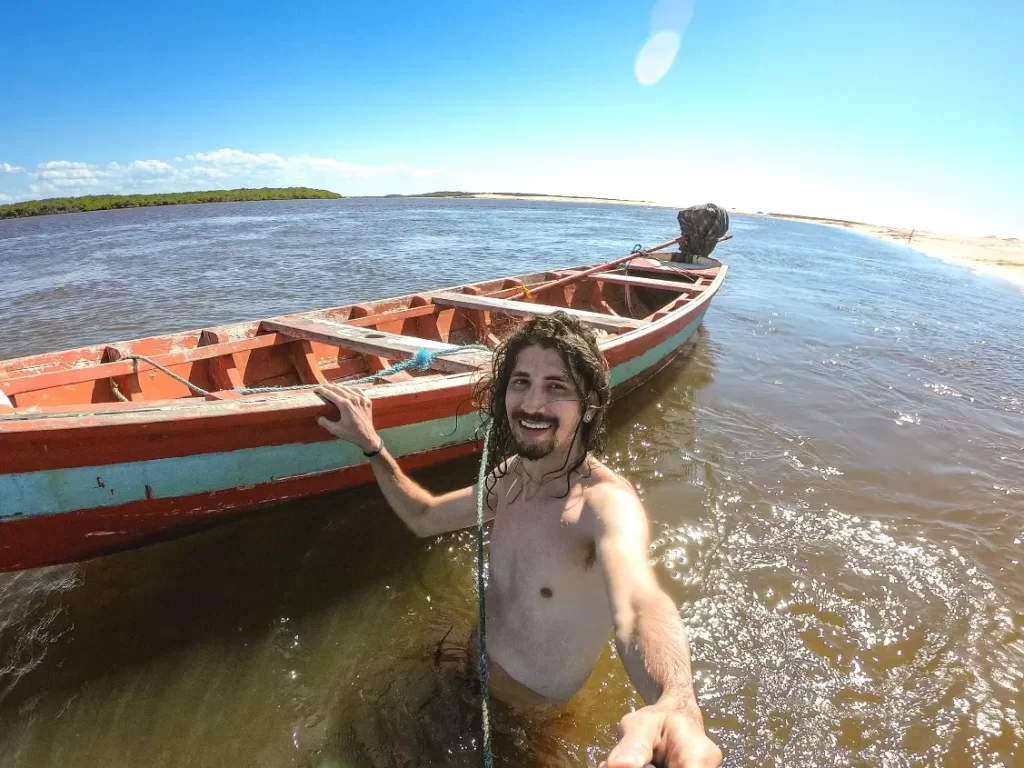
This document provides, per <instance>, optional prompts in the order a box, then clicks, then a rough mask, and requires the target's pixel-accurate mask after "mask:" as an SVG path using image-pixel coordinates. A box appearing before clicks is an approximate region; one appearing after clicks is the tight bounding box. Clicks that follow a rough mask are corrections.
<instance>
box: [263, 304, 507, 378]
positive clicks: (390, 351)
mask: <svg viewBox="0 0 1024 768" xmlns="http://www.w3.org/2000/svg"><path fill="white" fill-rule="evenodd" d="M263 327H264V328H266V329H267V330H269V331H275V332H277V333H283V334H287V335H288V336H292V337H294V338H297V339H307V340H309V341H318V342H320V343H321V344H334V345H336V346H339V347H344V348H345V349H351V350H354V351H356V352H360V353H362V354H365V355H379V356H380V357H384V358H387V359H398V360H408V359H409V358H411V357H412V356H413V355H415V354H416V353H417V352H418V351H419V350H421V349H425V350H427V351H428V352H431V353H432V354H433V355H434V359H433V362H432V364H431V368H435V369H437V370H439V371H443V372H445V373H466V372H469V371H477V370H479V369H480V367H481V366H483V365H487V364H489V363H490V354H488V353H485V352H483V351H482V350H480V351H472V350H467V351H464V352H455V350H456V349H458V347H457V346H456V345H454V344H445V343H444V342H441V341H434V340H432V339H422V338H419V337H417V336H402V335H400V334H397V333H387V332H385V331H377V330H372V329H368V328H357V327H355V326H351V325H345V324H342V323H332V322H330V321H328V320H314V319H310V318H305V317H289V318H278V319H276V320H264V321H263ZM445 353H448V354H445Z"/></svg>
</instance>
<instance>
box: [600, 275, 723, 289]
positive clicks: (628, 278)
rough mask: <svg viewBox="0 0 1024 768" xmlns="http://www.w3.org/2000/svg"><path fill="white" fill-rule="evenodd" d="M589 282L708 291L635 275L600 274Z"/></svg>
mask: <svg viewBox="0 0 1024 768" xmlns="http://www.w3.org/2000/svg"><path fill="white" fill-rule="evenodd" d="M587 280H600V281H601V282H605V283H615V284H616V285H632V286H634V287H636V288H654V289H657V290H659V291H675V292H676V293H700V292H701V291H703V290H706V289H707V286H706V285H695V284H694V283H677V282H675V281H673V280H656V279H654V278H653V277H636V276H635V275H621V274H617V273H612V272H598V273H597V274H596V275H590V276H589V277H587Z"/></svg>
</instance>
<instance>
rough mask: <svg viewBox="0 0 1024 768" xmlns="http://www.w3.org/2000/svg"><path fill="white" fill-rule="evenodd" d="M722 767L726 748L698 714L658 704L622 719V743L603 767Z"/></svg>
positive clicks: (620, 740)
mask: <svg viewBox="0 0 1024 768" xmlns="http://www.w3.org/2000/svg"><path fill="white" fill-rule="evenodd" d="M651 763H653V764H655V765H658V766H663V768H718V766H720V765H721V764H722V751H721V750H720V749H719V748H718V747H716V746H715V744H714V742H712V741H711V739H709V738H708V737H707V736H706V735H705V733H704V728H703V726H702V725H701V722H700V720H699V719H698V718H697V717H693V716H691V715H687V714H684V713H683V712H680V711H679V710H677V709H674V708H672V709H670V708H668V707H664V706H661V707H659V706H658V705H657V704H652V705H651V706H649V707H643V708H642V709H638V710H637V711H636V712H630V713H629V714H628V715H626V716H625V717H623V718H622V720H620V721H619V743H618V744H617V745H616V746H615V749H613V750H612V751H611V754H609V755H608V759H607V760H606V761H605V762H604V763H602V764H601V768H643V766H645V765H648V764H651Z"/></svg>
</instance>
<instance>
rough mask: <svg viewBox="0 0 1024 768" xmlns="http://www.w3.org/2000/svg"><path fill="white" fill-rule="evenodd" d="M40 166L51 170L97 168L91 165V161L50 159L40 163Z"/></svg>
mask: <svg viewBox="0 0 1024 768" xmlns="http://www.w3.org/2000/svg"><path fill="white" fill-rule="evenodd" d="M39 167H40V168H43V169H45V170H49V171H58V170H71V169H79V168H95V167H96V166H95V165H90V164H89V163H76V162H72V161H70V160H50V161H48V162H45V163H40V164H39Z"/></svg>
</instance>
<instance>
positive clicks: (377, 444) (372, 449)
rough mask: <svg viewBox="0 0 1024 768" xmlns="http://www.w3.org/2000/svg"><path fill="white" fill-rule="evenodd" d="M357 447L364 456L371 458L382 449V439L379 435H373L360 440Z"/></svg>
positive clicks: (377, 454)
mask: <svg viewBox="0 0 1024 768" xmlns="http://www.w3.org/2000/svg"><path fill="white" fill-rule="evenodd" d="M358 447H359V450H361V451H362V452H363V455H364V456H366V457H367V458H373V457H374V456H379V455H380V452H381V451H383V450H384V439H383V438H382V437H381V436H380V435H373V436H372V437H371V438H370V439H368V440H361V441H360V442H359V444H358Z"/></svg>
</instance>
